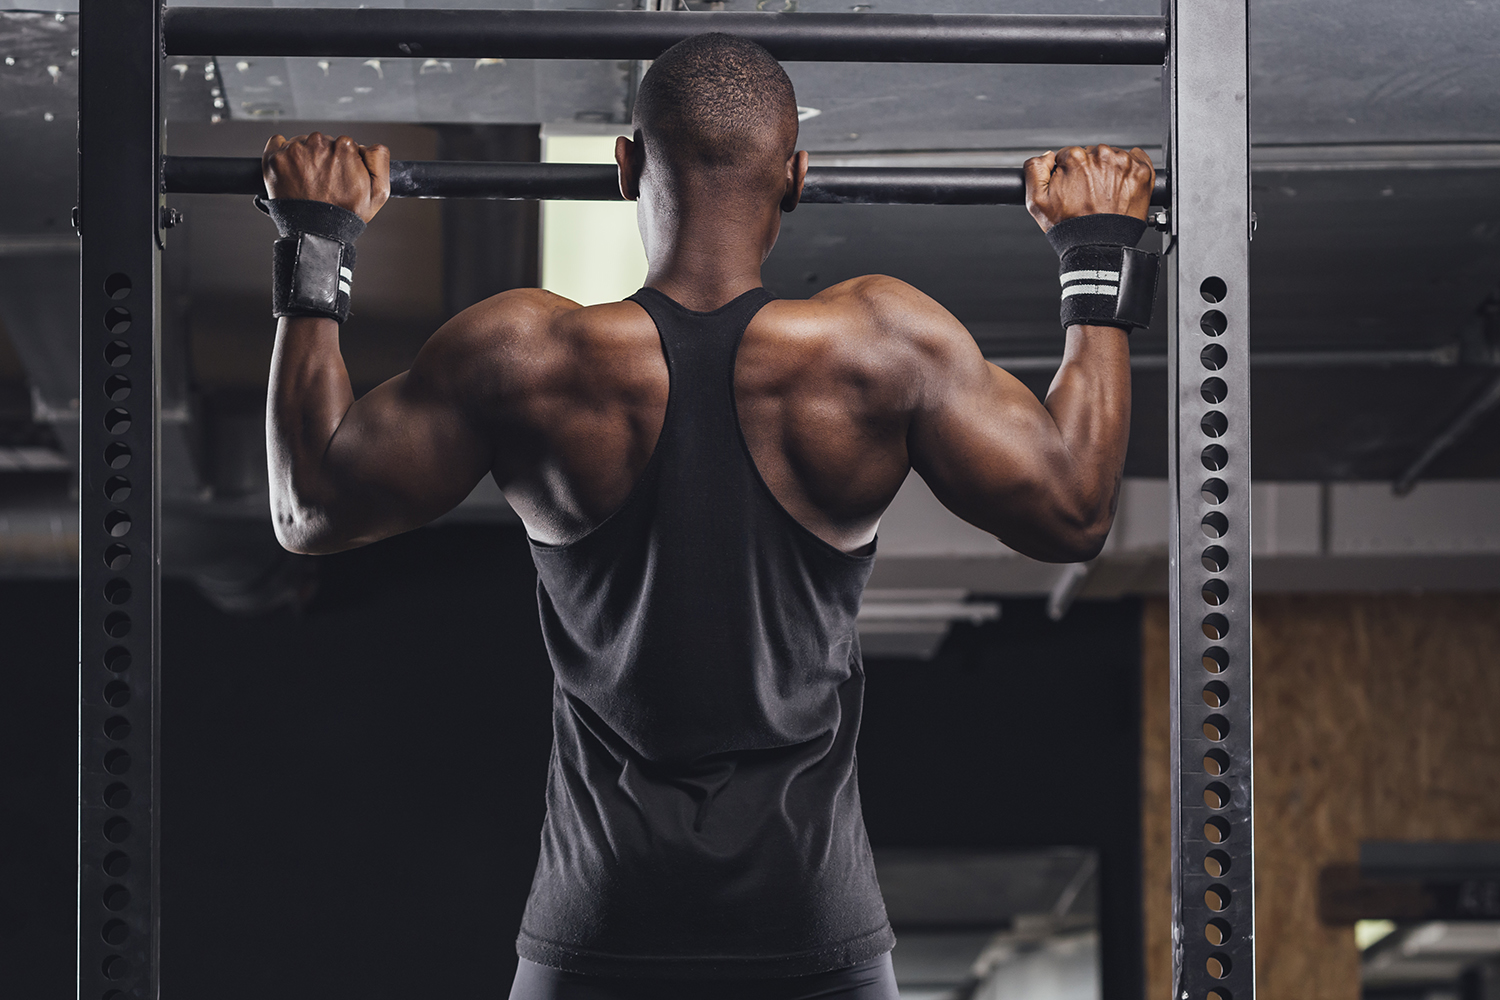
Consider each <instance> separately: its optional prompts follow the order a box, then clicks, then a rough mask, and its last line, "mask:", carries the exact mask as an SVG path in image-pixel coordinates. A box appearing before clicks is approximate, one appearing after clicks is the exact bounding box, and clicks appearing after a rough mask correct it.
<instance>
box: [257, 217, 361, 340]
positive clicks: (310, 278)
mask: <svg viewBox="0 0 1500 1000" xmlns="http://www.w3.org/2000/svg"><path fill="white" fill-rule="evenodd" d="M255 207H256V208H258V209H260V210H261V211H262V212H264V213H266V214H267V215H269V216H270V217H271V221H273V222H275V223H276V229H277V230H278V231H279V232H280V233H281V239H279V240H277V241H276V244H275V246H274V248H273V249H272V253H271V262H272V263H271V312H272V314H273V315H275V316H277V317H278V318H279V317H282V316H327V317H328V318H329V319H332V320H336V321H338V322H340V323H342V322H344V320H346V319H348V318H349V297H350V293H351V292H352V290H353V286H354V241H355V240H357V239H359V237H360V234H362V233H363V232H364V231H365V223H364V220H363V219H361V218H360V217H359V216H357V215H355V214H354V213H353V212H351V211H349V210H348V209H347V208H340V207H339V206H338V205H332V204H329V203H328V202H326V201H307V200H304V199H300V198H276V199H274V200H267V199H265V198H261V197H257V198H256V199H255Z"/></svg>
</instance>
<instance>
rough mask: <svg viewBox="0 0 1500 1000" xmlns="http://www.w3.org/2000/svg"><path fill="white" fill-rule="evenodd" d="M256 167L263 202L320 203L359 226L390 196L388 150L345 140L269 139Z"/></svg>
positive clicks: (317, 134) (313, 136) (316, 134)
mask: <svg viewBox="0 0 1500 1000" xmlns="http://www.w3.org/2000/svg"><path fill="white" fill-rule="evenodd" d="M260 168H261V174H262V176H263V177H264V178H265V181H266V196H267V197H268V198H273V199H274V198H300V199H304V200H306V201H326V202H328V203H329V204H332V205H337V206H338V207H340V208H344V209H348V210H349V211H351V212H353V213H354V214H355V215H357V216H359V217H360V219H362V220H363V221H365V222H369V221H370V220H371V219H373V218H374V217H375V213H376V212H378V211H380V206H382V205H384V204H385V202H386V199H387V198H389V197H390V196H391V151H390V150H389V149H386V148H385V147H384V146H361V145H360V144H359V143H357V142H355V141H354V140H353V139H351V138H349V137H348V136H347V135H341V136H339V137H338V138H337V139H330V138H329V137H328V136H326V135H324V134H322V133H321V132H314V133H312V134H311V135H299V136H297V137H295V138H293V139H286V138H283V137H282V136H279V135H273V136H271V139H270V141H269V142H267V143H266V151H265V152H264V153H262V154H261V157H260Z"/></svg>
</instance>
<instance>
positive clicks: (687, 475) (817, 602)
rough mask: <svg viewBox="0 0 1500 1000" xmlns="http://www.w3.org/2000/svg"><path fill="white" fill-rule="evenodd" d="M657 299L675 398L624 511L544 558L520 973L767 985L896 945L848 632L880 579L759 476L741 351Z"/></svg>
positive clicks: (748, 301) (711, 315)
mask: <svg viewBox="0 0 1500 1000" xmlns="http://www.w3.org/2000/svg"><path fill="white" fill-rule="evenodd" d="M770 300H771V295H770V294H769V293H767V292H766V291H765V290H764V289H754V290H752V291H749V292H746V293H745V294H744V295H741V296H739V297H738V298H736V299H735V300H734V301H732V302H730V303H728V304H727V305H724V306H722V307H720V308H719V309H715V310H713V311H712V312H695V311H692V310H689V309H685V308H683V307H682V306H680V305H678V304H677V303H676V302H674V301H673V300H672V299H670V298H668V297H667V296H666V295H663V294H662V293H660V292H657V291H655V290H653V289H650V288H644V289H642V290H641V291H639V292H637V293H636V294H635V295H633V296H631V301H634V302H636V303H638V304H640V305H641V306H642V307H643V308H644V309H645V310H646V311H647V312H648V313H649V314H650V315H651V318H652V319H653V320H654V321H655V323H656V327H657V330H658V332H659V333H660V336H661V343H662V349H663V352H664V354H665V356H666V362H667V369H668V373H669V380H670V388H669V391H668V400H667V408H666V415H665V418H664V420H663V423H662V428H661V435H660V437H659V438H658V439H657V443H656V448H655V450H654V452H653V453H652V455H651V458H650V460H649V461H648V462H647V464H646V467H645V470H644V471H643V472H642V474H641V476H640V479H639V481H638V482H637V483H636V485H635V487H634V489H633V490H632V492H631V494H630V496H629V498H628V499H627V500H626V501H625V503H624V504H623V505H622V506H621V507H620V508H619V509H618V510H616V511H615V512H614V513H613V514H611V515H610V516H609V517H608V518H606V519H605V520H604V521H603V522H602V523H601V524H599V525H598V526H597V527H596V528H594V529H593V530H592V531H591V532H589V533H588V534H587V535H585V536H583V537H582V538H580V539H578V540H576V541H574V542H571V543H568V544H566V545H555V546H554V545H543V544H540V543H536V542H533V543H532V556H533V558H534V559H535V562H536V567H537V576H538V580H537V598H538V604H539V605H540V610H541V623H542V633H543V637H544V639H545V640H546V645H547V651H548V654H549V656H550V657H551V661H552V667H553V671H554V675H555V684H554V689H553V690H554V696H553V750H552V759H551V763H550V766H549V773H548V781H547V818H546V821H545V823H544V825H543V828H542V843H541V856H540V858H539V860H538V862H537V870H536V877H535V880H534V882H533V884H532V889H531V897H530V899H529V900H528V902H527V905H526V913H525V916H524V918H523V920H522V923H521V934H520V937H519V938H518V940H517V951H518V952H519V953H520V955H521V956H522V957H523V958H526V959H528V960H530V961H532V962H536V963H539V964H542V965H548V966H553V967H556V968H561V969H567V970H571V971H576V972H585V973H595V974H599V975H611V976H631V975H635V976H654V977H682V978H699V977H715V976H719V977H722V976H743V977H746V978H766V977H777V976H796V975H806V974H811V973H816V972H823V971H827V970H831V969H838V968H843V967H845V966H849V965H853V964H855V963H857V962H862V961H865V960H867V959H870V958H874V957H876V956H879V955H881V954H883V953H884V952H886V951H889V950H890V948H891V947H892V945H894V943H895V938H894V936H893V935H892V933H891V929H890V924H889V923H888V922H887V920H886V914H885V906H884V904H883V903H882V901H881V897H880V889H879V886H878V885H877V883H876V880H875V870H874V865H873V864H872V862H871V858H870V848H869V842H868V840H867V838H866V836H865V827H864V820H863V817H862V816H861V813H860V801H859V788H858V783H857V774H856V766H855V753H854V744H855V739H856V737H857V736H858V734H859V721H860V712H861V709H862V704H863V697H864V670H863V667H862V665H861V663H860V653H859V637H858V634H857V632H856V631H855V621H854V619H855V615H856V614H857V613H858V611H859V603H860V596H861V593H862V592H863V589H864V585H865V582H866V580H867V579H868V578H869V574H870V568H871V564H872V561H873V559H874V554H873V552H869V553H863V554H858V555H850V554H847V553H844V552H841V551H840V550H838V549H837V548H835V547H833V546H832V545H829V544H828V543H827V542H825V541H823V540H822V539H820V538H818V537H817V536H816V535H814V534H813V533H812V532H811V531H809V530H808V529H807V528H805V527H803V526H802V525H801V524H800V523H799V522H797V521H796V520H795V519H793V518H792V516H791V515H790V514H789V513H787V511H786V510H785V509H784V508H783V507H782V506H781V504H780V503H779V502H778V501H777V500H776V498H775V497H774V496H773V495H772V493H771V491H770V489H769V488H768V487H767V486H766V484H765V482H764V480H763V479H762V478H761V476H760V473H759V471H758V470H757V469H756V467H755V464H754V461H753V460H752V459H751V456H750V452H749V449H748V447H747V446H746V444H745V439H744V435H743V434H742V433H741V430H740V425H739V418H738V415H737V412H736V408H735V398H734V364H735V356H736V354H737V352H738V349H739V343H740V339H741V337H742V336H743V335H744V332H745V328H746V327H747V326H748V325H749V323H750V321H751V319H752V318H753V317H754V316H755V314H756V313H757V312H758V311H759V310H760V309H761V307H762V306H764V305H765V304H766V303H767V302H769V301H770Z"/></svg>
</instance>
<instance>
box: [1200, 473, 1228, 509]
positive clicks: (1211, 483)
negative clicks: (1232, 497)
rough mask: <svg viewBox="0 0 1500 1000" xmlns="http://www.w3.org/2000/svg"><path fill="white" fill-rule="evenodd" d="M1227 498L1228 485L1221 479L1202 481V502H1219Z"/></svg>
mask: <svg viewBox="0 0 1500 1000" xmlns="http://www.w3.org/2000/svg"><path fill="white" fill-rule="evenodd" d="M1227 499H1229V485H1228V484H1227V483H1225V482H1224V480H1222V479H1206V480H1204V481H1203V502H1204V503H1212V504H1221V503H1223V502H1224V501H1225V500H1227Z"/></svg>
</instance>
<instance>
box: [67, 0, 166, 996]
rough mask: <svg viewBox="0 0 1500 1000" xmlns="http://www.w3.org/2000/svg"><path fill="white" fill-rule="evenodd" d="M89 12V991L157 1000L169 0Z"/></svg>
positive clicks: (81, 985) (83, 450)
mask: <svg viewBox="0 0 1500 1000" xmlns="http://www.w3.org/2000/svg"><path fill="white" fill-rule="evenodd" d="M79 11H80V17H79V21H80V40H79V65H80V74H79V86H78V150H79V170H78V189H79V201H78V212H79V216H78V218H79V228H80V231H81V233H82V235H83V257H82V267H81V269H80V273H81V275H82V279H81V280H82V284H81V287H80V295H79V304H80V317H81V322H82V326H81V329H80V336H79V349H80V352H81V353H80V359H81V367H80V372H79V374H80V382H79V386H78V414H79V424H78V445H79V447H78V628H79V633H78V661H79V662H78V676H79V710H78V726H79V760H78V765H79V766H78V770H79V774H78V997H79V1000H155V997H157V996H158V985H157V976H156V968H157V952H158V947H157V942H158V938H157V927H158V924H159V919H160V917H159V911H158V906H157V895H158V893H157V886H158V875H157V869H158V866H157V860H158V857H157V856H158V851H157V844H158V833H159V831H158V829H157V824H156V817H157V785H158V781H157V754H156V750H157V733H158V725H157V714H156V707H157V699H156V693H157V673H158V668H159V662H160V644H159V639H160V636H159V616H158V610H157V609H158V596H159V589H160V586H159V584H160V570H159V565H160V560H159V558H158V557H159V554H160V539H159V535H158V531H157V529H158V527H159V523H160V520H161V518H160V502H159V497H158V493H157V486H158V483H159V481H160V457H159V453H158V448H157V445H158V431H159V428H160V406H161V401H160V398H159V393H158V379H157V375H158V372H159V366H160V359H159V355H158V341H159V338H158V336H157V331H158V328H159V316H158V305H159V298H160V268H159V258H160V250H159V244H158V242H157V234H158V230H157V222H158V218H159V216H158V212H157V200H158V198H159V192H158V190H157V189H158V183H157V174H156V165H157V154H158V148H157V147H158V143H157V137H158V135H159V134H160V122H159V119H158V117H157V78H158V71H159V67H160V62H161V60H160V59H159V57H158V53H159V52H160V35H159V32H158V29H159V22H158V20H157V19H158V17H159V16H160V11H161V7H160V5H159V4H158V3H157V2H156V0H83V3H82V4H80V7H79Z"/></svg>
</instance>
